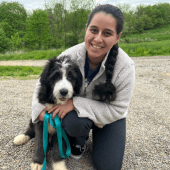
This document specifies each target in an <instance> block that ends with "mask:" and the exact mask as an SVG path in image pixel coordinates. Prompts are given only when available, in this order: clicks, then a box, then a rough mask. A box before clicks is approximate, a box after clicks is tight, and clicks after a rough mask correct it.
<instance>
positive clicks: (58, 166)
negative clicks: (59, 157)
mask: <svg viewBox="0 0 170 170" xmlns="http://www.w3.org/2000/svg"><path fill="white" fill-rule="evenodd" d="M53 170H68V169H67V167H66V163H65V160H63V161H60V162H55V163H53Z"/></svg>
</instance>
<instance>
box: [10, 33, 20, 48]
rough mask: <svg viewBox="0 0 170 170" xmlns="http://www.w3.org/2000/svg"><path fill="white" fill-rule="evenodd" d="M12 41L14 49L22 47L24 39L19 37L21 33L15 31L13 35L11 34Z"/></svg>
mask: <svg viewBox="0 0 170 170" xmlns="http://www.w3.org/2000/svg"><path fill="white" fill-rule="evenodd" d="M11 43H12V49H13V50H17V49H20V48H21V47H22V39H21V38H20V37H19V33H18V32H17V33H14V35H13V36H11Z"/></svg>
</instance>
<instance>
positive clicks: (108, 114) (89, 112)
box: [73, 65, 135, 126]
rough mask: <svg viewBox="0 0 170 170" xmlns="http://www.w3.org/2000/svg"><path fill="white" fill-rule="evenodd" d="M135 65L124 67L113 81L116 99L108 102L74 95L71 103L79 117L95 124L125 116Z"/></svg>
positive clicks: (130, 94)
mask: <svg viewBox="0 0 170 170" xmlns="http://www.w3.org/2000/svg"><path fill="white" fill-rule="evenodd" d="M134 81H135V66H134V65H131V66H130V67H128V68H126V69H124V70H123V71H122V73H120V74H119V75H118V77H117V79H116V81H115V82H116V83H114V85H115V87H116V96H117V97H116V100H115V101H113V102H111V103H110V104H107V103H103V102H100V101H95V100H91V99H87V98H82V97H74V98H73V104H74V106H75V108H76V110H77V113H78V116H79V117H87V118H89V119H91V120H92V121H93V122H94V123H95V124H96V125H98V126H100V125H106V124H110V123H112V122H114V121H116V120H119V119H122V118H124V117H126V116H127V111H128V107H129V104H130V100H131V97H132V93H133V88H134Z"/></svg>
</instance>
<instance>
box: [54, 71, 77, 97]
mask: <svg viewBox="0 0 170 170" xmlns="http://www.w3.org/2000/svg"><path fill="white" fill-rule="evenodd" d="M62 72H63V75H62V79H61V80H59V81H58V82H57V83H56V84H55V86H54V90H53V95H54V97H55V98H56V99H60V98H63V96H62V95H61V94H60V90H61V89H67V90H68V94H67V95H66V96H64V98H67V99H70V98H71V97H72V96H73V92H74V91H73V86H72V84H71V83H70V82H69V81H68V80H67V78H66V70H65V69H62Z"/></svg>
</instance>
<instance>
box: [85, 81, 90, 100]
mask: <svg viewBox="0 0 170 170" xmlns="http://www.w3.org/2000/svg"><path fill="white" fill-rule="evenodd" d="M88 84H89V82H88V80H87V78H86V79H85V81H84V97H86V88H87V86H88Z"/></svg>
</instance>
